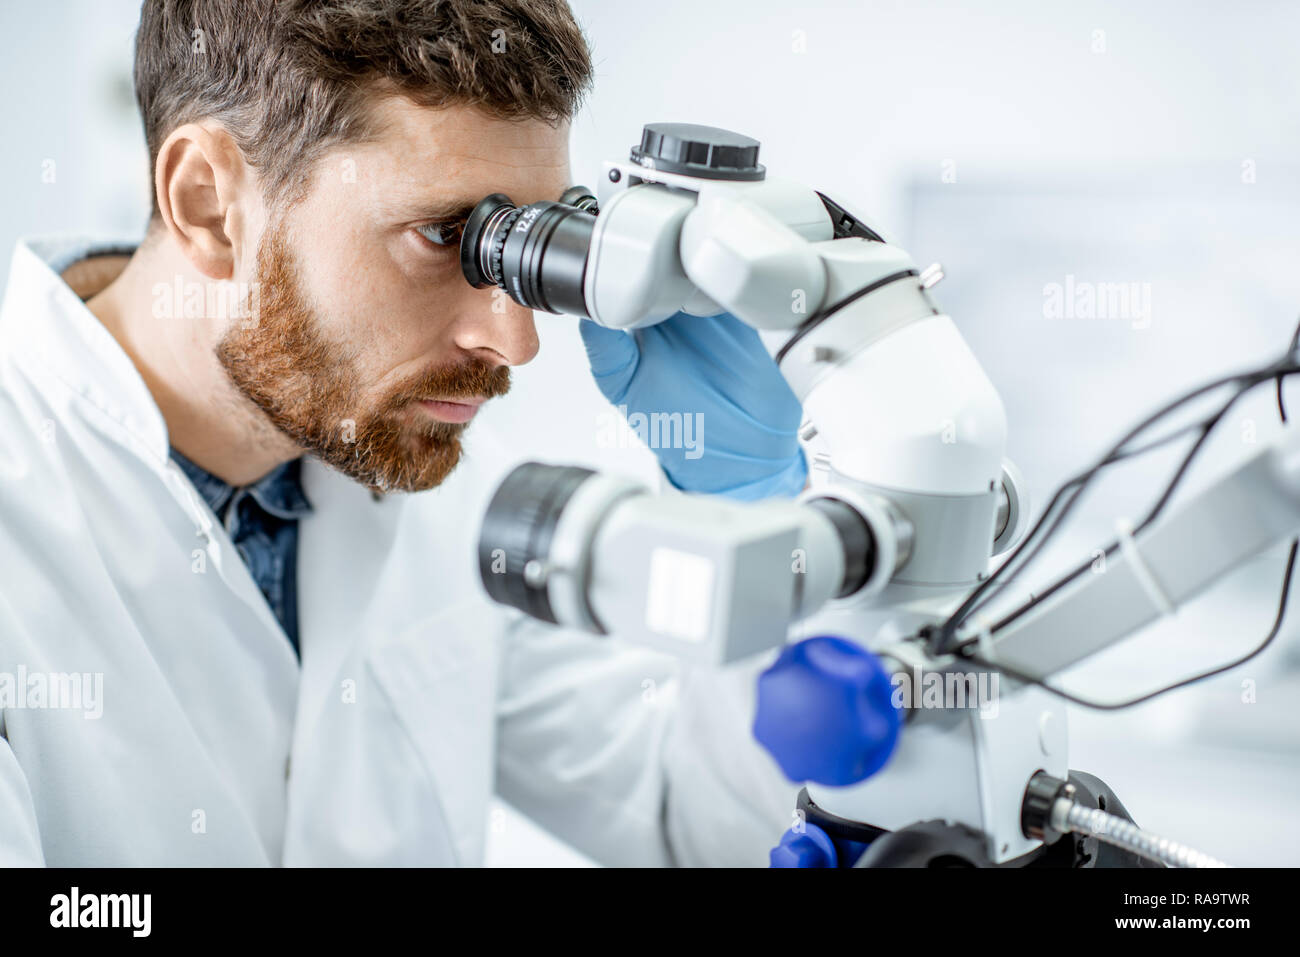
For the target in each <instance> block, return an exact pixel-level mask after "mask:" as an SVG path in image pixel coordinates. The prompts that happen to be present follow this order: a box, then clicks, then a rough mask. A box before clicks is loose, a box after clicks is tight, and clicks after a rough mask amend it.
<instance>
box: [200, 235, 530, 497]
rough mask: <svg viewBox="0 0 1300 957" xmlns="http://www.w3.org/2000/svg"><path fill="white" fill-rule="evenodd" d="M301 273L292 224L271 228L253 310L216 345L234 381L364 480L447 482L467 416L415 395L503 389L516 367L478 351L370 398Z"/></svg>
mask: <svg viewBox="0 0 1300 957" xmlns="http://www.w3.org/2000/svg"><path fill="white" fill-rule="evenodd" d="M300 281H301V280H300V277H299V275H298V273H297V271H296V269H295V263H294V259H293V255H292V252H291V251H290V249H289V246H288V243H287V242H286V240H285V232H284V229H283V228H282V226H274V227H271V228H269V229H268V230H267V232H266V233H265V235H264V236H263V238H262V244H261V246H260V247H259V249H258V256H257V285H256V286H254V287H253V288H254V289H255V290H256V300H255V303H254V306H253V309H252V316H251V317H249V318H248V319H247V320H246V321H239V320H236V321H235V322H234V323H233V324H232V325H231V327H230V329H229V330H228V331H227V332H226V334H225V335H224V336H223V337H222V339H221V341H220V342H219V343H218V344H217V348H216V354H217V358H218V360H219V361H220V362H221V364H222V366H223V367H224V368H225V370H226V372H227V374H228V375H229V376H230V379H231V381H232V382H233V383H234V384H235V387H236V388H237V389H239V391H240V392H242V393H243V394H244V395H245V396H247V397H248V398H249V399H250V400H251V401H252V402H253V404H254V405H256V406H257V407H258V408H259V409H261V411H262V412H263V413H264V414H265V415H266V417H267V418H268V419H269V420H270V422H271V424H272V425H274V426H275V427H276V428H277V429H279V430H280V431H281V432H282V433H284V434H285V435H287V436H289V437H290V438H291V439H292V440H293V441H294V442H296V443H297V444H298V445H299V446H300V447H302V448H303V449H304V450H306V451H308V452H310V453H313V454H314V455H316V456H317V457H318V458H320V459H321V461H323V462H325V463H326V464H327V465H330V466H332V467H334V468H336V469H338V470H339V471H340V472H342V473H343V474H345V475H347V476H348V477H350V478H352V479H355V480H356V481H358V482H360V483H362V484H363V485H366V486H369V487H370V488H372V489H378V490H381V491H388V490H393V489H396V490H401V491H411V492H414V491H420V490H423V489H428V488H433V487H434V486H436V485H439V484H441V482H442V481H443V479H445V478H446V477H447V476H448V475H449V474H450V473H451V471H452V469H454V468H455V467H456V463H457V462H458V461H460V455H461V434H462V433H463V432H464V431H465V424H464V423H461V424H458V423H451V422H440V421H437V420H435V419H433V418H432V417H431V416H429V415H428V414H426V413H425V412H424V411H423V410H421V409H418V408H413V405H414V403H415V402H416V401H417V400H419V399H425V398H442V399H451V400H455V399H458V398H473V397H484V396H486V397H492V396H499V395H504V394H505V393H506V392H507V391H508V390H509V389H510V369H509V368H508V367H506V366H492V365H489V364H488V363H486V362H483V361H482V360H480V359H473V358H471V359H467V360H466V361H464V362H461V363H458V364H454V365H449V366H445V367H442V368H438V369H435V370H433V371H431V372H425V373H423V374H420V375H418V376H414V377H412V378H411V379H409V380H408V381H406V382H403V383H401V384H399V385H397V386H395V387H394V388H392V389H390V390H389V392H388V393H387V394H386V395H384V396H381V397H379V398H378V399H377V400H376V399H373V398H372V399H370V400H369V401H366V400H365V399H364V398H363V397H364V395H365V391H364V389H363V387H362V382H361V379H360V375H359V373H358V371H357V361H356V356H355V351H353V352H349V350H348V349H346V348H343V347H341V346H339V345H337V344H336V343H333V342H331V341H330V340H329V339H328V338H326V337H325V336H324V334H323V333H322V331H321V324H320V322H319V321H318V319H317V316H316V313H315V312H314V311H313V310H312V308H311V307H310V306H309V305H308V303H307V299H306V297H305V296H304V294H303V291H302V288H301V285H300ZM375 308H376V309H382V308H383V306H382V303H376V304H375Z"/></svg>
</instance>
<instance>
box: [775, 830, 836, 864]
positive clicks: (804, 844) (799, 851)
mask: <svg viewBox="0 0 1300 957" xmlns="http://www.w3.org/2000/svg"><path fill="white" fill-rule="evenodd" d="M768 860H769V861H770V862H771V865H772V866H773V867H837V866H839V862H838V855H837V854H836V853H835V842H834V841H832V840H831V838H830V835H829V834H827V833H826V832H825V831H823V830H822V829H821V828H820V827H818V826H817V825H816V824H805V825H804V826H803V831H802V832H799V831H796V830H795V829H794V828H790V830H788V831H786V832H785V833H784V834H782V835H781V843H780V844H778V845H777V846H776V847H774V848H772V850H771V852H770V853H769V854H768Z"/></svg>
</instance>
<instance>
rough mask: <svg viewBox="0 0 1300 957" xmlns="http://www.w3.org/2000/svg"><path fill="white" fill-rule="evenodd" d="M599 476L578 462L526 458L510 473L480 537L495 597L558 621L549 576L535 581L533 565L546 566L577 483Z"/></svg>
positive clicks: (482, 571)
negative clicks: (530, 569)
mask: <svg viewBox="0 0 1300 957" xmlns="http://www.w3.org/2000/svg"><path fill="white" fill-rule="evenodd" d="M595 474H596V473H595V472H594V471H593V470H591V469H586V468H579V467H577V466H568V465H545V464H543V463H541V462H525V463H524V464H522V465H520V466H518V467H516V468H515V469H514V471H512V472H511V473H510V474H509V475H507V476H506V478H505V480H504V481H503V482H502V483H501V485H500V486H499V487H498V488H497V490H496V493H495V494H494V495H493V496H492V501H491V503H490V504H489V505H488V508H487V513H486V514H485V515H484V517H483V525H482V528H481V529H480V530H479V539H478V568H479V576H480V577H481V578H482V579H483V587H484V588H485V589H486V590H487V593H488V596H489V597H490V598H491V599H492V600H493V601H496V602H499V603H501V604H503V605H510V606H511V607H513V608H518V609H519V610H520V611H523V612H526V613H527V614H529V615H531V616H532V617H534V618H538V619H541V620H542V621H549V622H551V623H552V624H559V622H558V621H557V620H556V617H555V612H554V611H553V610H552V609H551V601H550V597H549V595H548V594H547V591H546V583H545V575H544V574H541V575H539V576H538V577H537V578H534V579H533V580H532V581H531V582H530V580H529V575H528V572H527V569H528V564H529V563H530V562H537V566H536V567H537V568H545V564H546V561H547V559H548V558H549V556H550V551H551V540H552V539H553V538H554V537H555V529H556V526H557V525H558V524H559V521H560V514H561V513H562V512H563V511H564V507H565V506H566V505H568V503H569V499H571V498H572V497H573V493H574V492H576V491H577V490H578V486H580V485H582V483H583V482H585V481H587V479H589V478H591V477H592V476H593V475H595Z"/></svg>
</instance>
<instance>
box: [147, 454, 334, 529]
mask: <svg viewBox="0 0 1300 957" xmlns="http://www.w3.org/2000/svg"><path fill="white" fill-rule="evenodd" d="M171 456H172V458H173V459H175V460H176V464H177V465H179V466H180V467H181V469H182V470H183V471H184V472H185V474H186V475H187V476H188V477H189V480H190V481H191V482H192V483H193V484H194V487H195V488H196V489H197V490H198V492H199V494H200V495H202V496H203V500H204V501H205V502H207V503H208V507H209V508H211V509H212V512H213V514H215V515H216V516H217V518H222V517H223V514H222V513H223V512H224V511H225V508H226V506H227V505H228V504H229V502H230V500H231V498H232V497H233V496H234V494H235V487H234V486H232V485H230V484H229V483H228V482H225V481H224V480H222V479H219V478H217V477H216V476H215V475H213V474H212V473H211V472H209V471H207V470H206V469H204V468H202V467H201V466H198V465H195V464H194V463H193V462H191V461H190V460H189V459H187V458H186V457H185V456H184V455H182V454H181V453H180V452H178V451H177V450H176V448H175V447H173V448H172V450H171ZM247 488H248V494H249V495H250V496H252V498H253V500H254V501H256V502H257V504H258V505H260V506H261V507H262V509H263V510H264V511H266V512H268V513H269V514H271V515H274V516H276V517H277V518H284V519H295V518H298V517H300V516H302V515H305V514H306V513H308V512H310V511H311V510H312V507H311V502H309V501H308V500H307V496H306V494H305V493H304V492H303V489H302V459H300V458H299V459H293V460H292V461H289V462H285V463H284V464H283V465H281V466H279V467H277V468H275V469H273V470H271V471H270V472H268V473H267V474H266V475H264V476H263V477H262V478H260V479H258V480H257V481H256V482H254V483H253V484H252V485H249V486H247Z"/></svg>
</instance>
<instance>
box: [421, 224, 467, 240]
mask: <svg viewBox="0 0 1300 957" xmlns="http://www.w3.org/2000/svg"><path fill="white" fill-rule="evenodd" d="M462 228H463V225H462V224H461V223H426V224H425V225H423V226H416V227H415V231H416V232H418V233H419V234H420V235H421V236H423V237H424V238H425V239H427V240H429V242H431V243H433V244H434V245H436V246H459V245H460V234H461V230H462Z"/></svg>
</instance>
